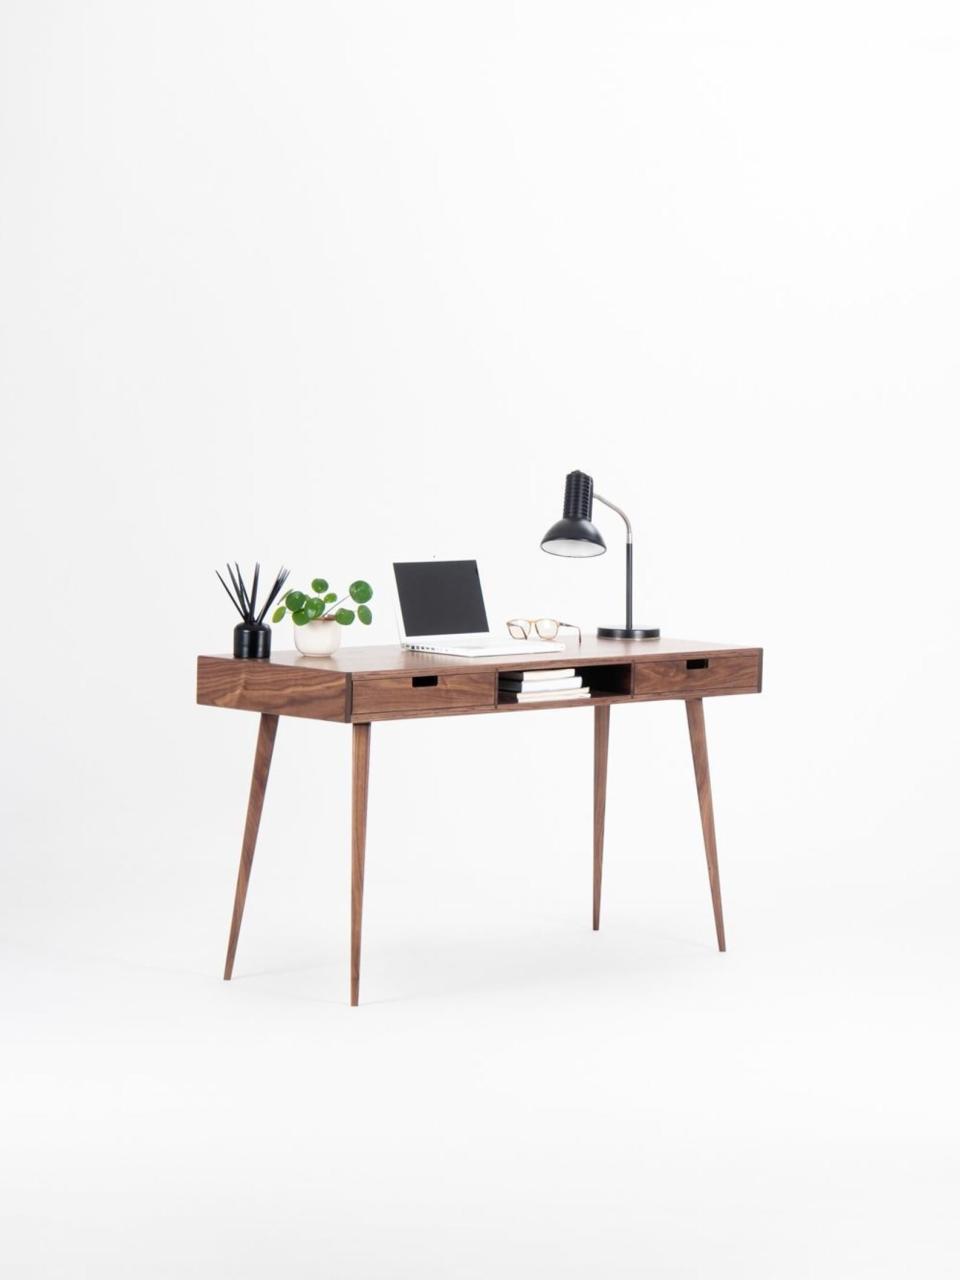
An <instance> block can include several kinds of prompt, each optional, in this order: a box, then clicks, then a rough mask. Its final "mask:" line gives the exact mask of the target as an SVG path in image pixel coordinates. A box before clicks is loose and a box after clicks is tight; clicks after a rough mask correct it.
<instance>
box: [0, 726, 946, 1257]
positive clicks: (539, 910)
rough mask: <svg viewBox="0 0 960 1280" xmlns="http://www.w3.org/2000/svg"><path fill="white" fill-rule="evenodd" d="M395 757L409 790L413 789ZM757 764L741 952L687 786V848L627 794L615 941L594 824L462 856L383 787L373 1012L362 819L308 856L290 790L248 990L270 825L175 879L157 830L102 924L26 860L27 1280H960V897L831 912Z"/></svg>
mask: <svg viewBox="0 0 960 1280" xmlns="http://www.w3.org/2000/svg"><path fill="white" fill-rule="evenodd" d="M753 705H754V706H756V705H757V704H753ZM560 714H561V715H565V714H566V713H560ZM656 714H659V715H660V718H661V722H662V723H664V724H665V723H666V716H667V715H668V713H667V712H666V711H663V710H662V709H661V710H660V711H659V712H658V713H656ZM236 723H237V722H233V724H232V727H234V728H235V726H236ZM564 723H565V724H566V726H567V728H568V729H569V727H570V726H571V725H572V724H573V721H565V722H564ZM580 723H581V724H582V725H584V727H585V725H586V720H585V718H584V720H583V721H580ZM247 727H248V729H249V728H250V726H249V725H248V726H247ZM294 732H295V731H294ZM330 732H339V731H336V730H334V731H330ZM515 732H516V731H515ZM624 732H626V731H624ZM619 733H620V730H619V728H618V727H617V726H615V736H614V745H615V746H616V743H617V740H618V739H617V734H619ZM247 736H249V734H247ZM427 740H428V741H432V742H439V741H440V739H439V738H429V739H427ZM383 741H384V743H385V744H386V745H385V746H384V749H383V751H382V753H381V758H380V760H379V761H378V757H377V755H376V754H375V755H374V775H373V777H374V787H376V778H377V772H376V770H377V768H378V767H383V768H386V767H388V766H391V767H399V765H398V764H397V761H396V760H395V759H394V758H393V756H392V755H391V752H393V751H394V750H397V751H399V750H400V749H401V748H400V745H399V744H400V742H401V738H400V737H399V736H397V735H394V737H393V739H392V740H391V739H388V738H387V737H386V736H384V738H383ZM391 742H392V745H391ZM670 744H671V750H672V747H673V746H680V745H682V743H680V742H679V739H678V738H676V737H675V736H674V737H672V738H670ZM246 745H248V744H246V742H245V744H244V750H245V749H246ZM584 749H586V748H584ZM714 754H715V756H718V757H719V758H720V760H721V761H722V760H723V753H722V751H720V750H719V747H718V744H717V743H716V742H715V743H714ZM278 755H280V747H279V746H278ZM621 758H622V756H621ZM287 763H288V765H289V764H290V763H291V761H290V759H289V757H288V760H287ZM668 763H669V764H670V769H665V772H664V775H663V776H664V778H665V779H666V778H669V777H672V772H671V770H672V768H673V765H674V764H676V763H677V762H676V761H670V762H668ZM735 764H736V762H735V761H731V762H729V764H726V765H724V764H718V765H717V766H715V769H714V773H715V787H716V786H718V781H717V777H716V775H717V774H718V773H719V774H721V775H723V776H724V781H725V783H726V784H727V785H728V787H729V790H730V799H729V803H728V804H725V803H724V800H723V798H722V795H718V804H717V808H718V821H719V830H720V841H721V860H722V872H723V879H724V891H725V895H726V908H727V926H728V938H729V945H730V950H729V952H728V953H727V954H726V955H725V956H721V955H719V954H718V953H717V951H716V949H715V946H714V945H713V940H712V923H711V920H710V914H709V897H708V891H707V883H706V874H705V869H704V866H703V855H702V849H701V847H700V846H699V844H698V842H697V836H698V832H697V829H696V822H695V816H694V815H695V808H694V797H693V790H692V779H691V778H690V777H689V776H688V775H687V774H684V775H683V777H682V779H678V787H680V783H681V782H682V788H681V789H682V793H683V795H685V796H686V800H687V802H688V803H687V804H686V806H685V807H677V806H676V802H677V801H678V800H679V797H680V791H679V790H678V792H677V794H676V795H674V793H673V790H672V787H668V788H667V790H668V793H669V794H668V795H667V796H666V797H664V798H661V800H658V798H657V797H656V796H651V797H650V806H651V808H652V811H653V814H654V818H655V819H657V820H659V817H661V816H662V813H661V811H663V813H665V811H666V809H667V808H669V807H676V820H675V822H674V824H673V827H672V828H670V827H669V826H668V824H666V823H664V824H663V826H662V829H661V831H660V847H658V848H655V847H654V845H653V842H652V841H651V842H650V843H649V844H648V848H647V851H646V852H643V851H642V850H638V849H635V848H634V849H631V848H630V847H629V841H628V840H627V839H626V836H625V832H626V830H627V828H626V825H625V816H626V811H627V809H628V808H629V805H628V803H627V800H628V796H627V794H625V792H627V790H628V788H627V784H626V782H625V775H624V774H623V772H622V771H621V770H619V769H617V768H614V767H613V766H612V774H613V778H612V782H614V781H616V783H617V786H618V787H619V789H620V790H619V792H618V794H619V796H620V799H619V800H616V801H615V800H614V798H613V796H612V798H611V810H612V811H611V825H612V830H611V833H610V837H609V844H608V856H607V864H608V865H607V883H606V886H605V908H604V919H603V925H602V929H601V932H600V933H599V934H596V935H595V934H593V933H592V932H591V930H590V928H589V847H588V842H587V840H586V839H585V837H586V836H587V833H588V830H589V826H588V824H589V816H588V812H584V813H582V814H578V816H577V819H576V822H573V823H571V826H570V839H569V840H567V841H564V840H563V839H562V837H561V835H560V833H559V832H560V829H559V828H557V827H555V826H554V825H553V824H552V820H551V819H549V817H548V816H545V817H544V828H543V829H544V836H543V840H542V841H537V840H535V839H531V838H530V836H531V830H536V824H535V822H534V823H530V824H528V825H527V826H525V827H523V828H522V829H520V828H518V829H517V830H516V831H515V833H514V842H513V844H511V842H510V839H509V831H508V824H505V823H499V824H498V823H497V821H496V820H495V818H493V817H491V820H490V821H491V830H490V831H489V832H485V831H484V830H483V826H484V824H483V823H482V822H480V823H478V824H477V825H476V826H475V827H474V828H473V829H472V830H469V831H464V832H463V833H462V834H461V835H460V836H458V837H457V839H456V840H449V839H448V840H447V841H446V842H444V841H443V840H438V838H437V835H436V831H435V832H434V837H433V841H432V842H430V841H428V839H427V833H428V832H429V830H430V823H429V821H427V820H423V821H419V820H417V819H416V818H411V820H410V822H409V823H408V824H406V825H404V826H394V825H393V823H394V815H392V814H391V813H389V812H387V811H386V805H385V804H381V803H379V802H378V800H377V798H376V797H377V794H378V793H377V791H376V789H374V791H373V793H372V794H373V799H372V809H371V848H370V855H369V862H368V885H367V890H368V903H367V916H366V922H365V923H366V938H365V955H364V971H363V990H362V993H361V994H362V1000H363V1003H362V1006H361V1007H360V1008H359V1009H357V1010H351V1009H350V1008H348V1007H347V1004H346V994H347V963H346V961H347V951H346V920H347V910H346V889H347V881H346V854H345V836H346V829H345V825H344V822H343V820H342V815H339V814H338V816H337V821H335V822H334V823H333V825H332V827H331V829H330V833H329V842H328V845H325V846H324V848H323V856H320V857H317V856H307V853H306V852H303V851H300V852H298V851H295V850H291V848H290V844H289V842H287V843H280V842H278V841H277V840H276V836H277V832H278V829H279V828H280V827H282V825H283V822H282V810H283V806H285V805H286V803H287V801H288V795H287V791H288V782H289V779H288V781H287V782H285V781H283V780H282V778H283V774H282V773H281V774H278V775H277V780H276V785H275V789H274V791H273V792H271V793H270V794H268V806H267V817H265V821H264V831H263V835H262V843H261V848H260V851H259V853H258V862H257V864H256V866H255V868H254V877H253V882H252V886H251V896H250V900H249V904H248V915H247V920H246V923H245V932H244V935H243V936H242V938H241V943H240V950H239V955H238V962H237V977H236V979H235V981H234V982H233V983H232V984H231V985H226V984H224V983H223V982H222V981H221V980H220V979H219V977H218V973H219V969H220V965H221V963H222V950H223V945H224V943H225V935H226V926H227V922H228V915H229V900H230V895H231V893H232V878H233V874H234V862H235V853H236V849H235V839H234V836H235V835H236V833H237V828H238V827H239V814H238V813H237V812H236V806H235V807H234V810H232V811H231V817H232V821H231V822H230V823H226V822H224V823H223V830H221V829H220V828H219V827H217V826H215V825H212V826H211V827H210V829H209V830H205V829H202V828H198V829H197V830H195V831H194V833H193V835H192V837H191V838H190V839H187V840H185V841H184V843H183V845H182V846H180V847H178V848H175V849H171V850H169V860H170V861H169V865H168V866H167V867H166V869H165V868H164V861H163V858H164V850H163V848H162V847H161V846H160V844H154V843H153V837H152V836H151V835H150V833H149V832H146V833H140V834H139V835H137V836H136V837H135V839H136V840H137V841H138V842H139V843H138V846H137V852H138V853H139V854H143V852H144V851H145V850H146V851H152V858H151V859H150V860H148V861H146V862H145V863H141V861H140V860H139V858H138V857H132V856H131V850H130V849H124V847H123V842H122V840H120V838H119V831H118V832H113V833H108V834H107V835H105V836H104V841H105V843H104V845H103V847H102V849H101V863H100V869H99V873H98V881H97V891H96V892H94V891H93V890H92V888H91V886H90V884H89V881H87V879H86V876H85V873H84V869H83V866H82V865H81V862H80V860H78V861H77V862H76V863H75V864H74V865H73V866H72V868H71V867H67V865H66V863H61V872H60V875H59V887H58V886H57V885H55V884H54V878H52V877H51V876H50V875H49V873H48V871H46V870H44V871H41V870H40V869H39V865H37V866H35V867H34V870H33V872H32V873H28V872H27V871H25V870H24V867H25V865H26V861H27V860H26V857H24V858H23V859H22V861H21V864H20V875H19V879H18V880H17V881H16V884H14V881H13V879H12V878H11V880H10V886H11V887H12V888H13V889H14V890H15V892H16V893H17V894H19V900H18V903H16V902H15V903H13V904H12V905H13V906H17V905H19V908H20V909H21V911H20V912H19V913H17V912H15V911H14V910H13V909H11V912H10V916H11V919H12V918H13V917H14V915H15V914H19V915H20V918H21V919H24V920H26V919H30V920H31V921H32V922H33V923H32V928H33V931H34V933H35V937H34V939H33V940H32V941H31V938H30V936H29V932H30V930H28V929H27V928H26V927H21V928H17V927H15V926H12V927H10V928H9V929H8V930H7V933H6V940H5V941H4V944H3V949H2V954H0V963H2V972H3V974H4V979H3V982H4V985H3V991H2V1009H0V1018H2V1026H0V1031H2V1044H3V1055H2V1059H0V1082H2V1088H0V1118H2V1128H0V1132H2V1135H3V1136H2V1140H0V1170H2V1196H0V1217H2V1220H3V1231H2V1239H3V1245H2V1253H3V1256H4V1264H3V1272H4V1274H5V1275H9V1276H11V1277H16V1280H28V1278H30V1280H32V1278H33V1277H38V1278H39V1277H42V1278H43V1280H52V1278H54V1277H61V1276H62V1277H68V1276H69V1277H71V1278H72V1277H76V1276H80V1275H82V1276H88V1275H89V1276H96V1277H98V1280H107V1278H112V1277H130V1276H137V1277H139V1278H152V1277H164V1278H166V1277H173V1276H176V1277H198V1278H200V1277H203V1278H204V1280H209V1278H210V1277H219V1276H223V1277H261V1276H284V1277H301V1276H302V1277H308V1276H309V1277H315V1276H331V1277H337V1278H338V1280H366V1278H367V1277H370V1278H374V1277H385V1276H390V1277H395V1276H396V1277H407V1276H409V1277H417V1278H418V1280H424V1278H426V1277H431V1278H432V1277H438V1278H439V1277H454V1276H455V1277H458V1278H460V1277H470V1278H472V1277H477V1278H480V1277H484V1278H486V1277H490V1276H507V1277H530V1276H536V1277H540V1276H543V1277H555V1276H560V1277H566V1276H570V1277H580V1276H584V1277H586V1276H603V1277H620V1276H623V1277H627V1276H631V1277H632V1276H640V1275H643V1276H655V1277H660V1276H664V1277H674V1276H677V1277H702V1276H708V1275H709V1276H712V1277H730V1278H731V1280H733V1278H734V1277H736V1278H737V1280H743V1278H744V1277H751V1278H752V1277H757V1278H760V1277H763V1278H764V1280H768V1278H770V1277H776V1278H777V1280H792V1278H793V1277H817V1278H818V1280H819V1278H820V1277H830V1278H832V1277H837V1278H838V1280H849V1278H851V1277H861V1276H862V1277H903V1276H907V1275H915V1276H923V1277H944V1278H947V1277H955V1276H956V1275H957V1274H958V1272H960V1232H958V1220H957V1214H956V1206H957V1196H958V1191H960V1147H958V1137H960V1124H958V1107H957V1097H956V1082H957V1066H958V1055H957V1048H958V1033H957V1002H956V980H957V972H958V969H957V961H958V959H960V947H958V944H957V942H956V929H955V916H956V911H955V891H954V890H952V889H950V887H949V886H947V885H943V886H941V887H940V889H941V891H939V892H938V887H937V886H936V885H932V884H931V883H929V880H927V881H926V882H925V881H924V879H923V877H922V876H921V875H914V874H913V872H914V871H916V869H917V868H916V863H914V866H913V871H912V870H911V866H910V861H911V860H910V858H909V857H904V858H902V859H900V860H899V865H900V866H902V867H903V873H902V874H899V873H896V871H895V868H896V867H897V865H898V860H897V859H896V858H895V857H893V856H890V857H884V858H878V861H877V864H876V865H877V867H878V868H879V869H878V871H877V874H875V875H874V876H873V877H872V878H870V877H867V878H865V879H864V881H863V882H861V883H857V882H855V880H854V879H853V878H849V879H848V878H845V877H844V876H843V875H842V874H836V873H835V874H834V876H833V879H832V882H830V883H831V887H830V888H825V885H826V884H827V883H828V878H827V876H826V874H825V873H826V870H827V868H829V866H830V865H831V861H832V859H833V858H834V857H835V856H836V855H837V847H836V846H835V845H834V844H833V843H831V837H830V836H829V833H827V834H826V835H825V837H824V843H823V845H822V847H820V848H818V849H811V850H809V851H808V857H807V858H806V859H804V858H801V857H799V856H797V855H798V843H800V842H801V837H800V836H799V835H798V834H797V831H798V830H799V829H802V828H803V825H804V824H803V821H802V819H801V820H800V828H798V829H797V830H794V831H793V832H791V831H787V832H784V833H783V836H782V840H783V843H782V845H781V846H779V847H773V846H771V845H769V844H768V843H767V841H768V839H769V838H770V837H771V834H772V831H771V829H769V828H766V827H765V823H766V818H765V817H764V815H763V813H762V812H758V811H754V812H753V813H752V814H751V809H750V805H749V793H750V787H749V779H748V778H743V779H741V781H740V783H739V784H737V783H735V782H734V779H735V777H736V768H735ZM491 767H492V768H493V770H494V773H495V774H496V773H497V765H496V763H495V762H494V763H493V764H492V765H491ZM503 767H504V770H505V771H508V769H509V763H508V764H507V765H504V766H503ZM245 773H246V770H245V769H244V770H243V774H244V775H245ZM504 776H506V774H505V773H504ZM236 783H237V787H238V789H239V791H240V792H242V790H243V787H244V785H245V776H244V777H237V779H236ZM549 785H550V782H549V780H544V782H543V786H544V788H547V787H548V786H549ZM290 786H291V787H292V786H293V783H290ZM582 790H583V794H582V796H578V797H577V803H578V804H579V802H580V800H581V799H584V800H585V799H586V798H587V794H586V787H584V788H583V789H582ZM544 794H546V790H545V791H544ZM271 801H273V806H272V807H271ZM222 803H223V800H222V797H219V796H217V797H215V798H214V799H212V800H211V801H210V807H211V809H212V808H216V807H217V806H219V805H220V804H222ZM450 803H451V804H455V803H458V801H451V802H450ZM531 803H533V804H534V805H536V803H537V793H536V788H534V795H533V797H532V799H531ZM632 803H633V802H632V800H631V801H630V804H632ZM278 808H279V809H280V810H281V812H280V813H279V814H278V812H277V810H278ZM271 814H272V815H273V817H272V818H271V816H270V815H271ZM210 816H211V820H212V819H213V818H223V817H224V816H225V815H224V814H220V813H216V814H214V813H212V812H211V815H210ZM450 816H451V815H450V813H448V812H447V811H446V810H445V809H444V805H443V802H442V801H441V802H439V812H438V814H437V822H438V823H439V824H440V825H439V830H444V829H447V830H449V828H448V827H447V825H446V824H447V822H448V820H449V818H450ZM725 817H726V818H727V823H726V826H725V823H724V818H725ZM751 823H752V824H753V826H752V829H753V835H752V836H751V835H750V831H751ZM121 825H122V824H121ZM642 825H643V824H641V827H642ZM895 852H896V851H895V850H893V849H888V850H887V851H886V853H887V854H891V855H892V854H894V853H895ZM787 853H789V854H790V855H791V856H790V857H787V856H786V854H787ZM916 857H917V858H918V859H920V860H921V866H922V865H924V864H923V863H922V858H921V855H920V854H917V855H916ZM15 864H16V857H14V859H13V863H8V870H9V869H10V866H11V865H15ZM861 865H863V864H861ZM791 867H793V868H794V869H795V874H794V872H793V871H792V870H791ZM145 868H148V870H145ZM418 868H419V870H418ZM295 872H296V874H294V873H295ZM421 873H422V878H421ZM298 876H299V877H300V881H299V884H298ZM84 884H86V888H82V886H83V885H84ZM911 886H912V887H911ZM42 902H45V903H47V904H48V905H49V907H50V910H51V911H52V912H53V916H54V918H55V922H56V928H55V929H54V928H51V927H49V926H48V925H45V924H44V923H43V913H42V912H41V911H40V910H39V906H40V904H41V903H42ZM8 905H11V902H10V899H8Z"/></svg>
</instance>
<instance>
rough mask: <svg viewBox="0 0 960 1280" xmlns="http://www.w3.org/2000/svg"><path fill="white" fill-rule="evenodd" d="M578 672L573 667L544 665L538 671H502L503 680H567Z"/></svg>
mask: <svg viewBox="0 0 960 1280" xmlns="http://www.w3.org/2000/svg"><path fill="white" fill-rule="evenodd" d="M576 674H577V673H576V671H575V670H574V668H573V667H552V668H551V667H542V668H540V669H538V670H536V671H501V672H500V679H501V680H524V681H526V680H567V679H569V677H570V676H575V675H576Z"/></svg>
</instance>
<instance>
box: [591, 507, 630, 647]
mask: <svg viewBox="0 0 960 1280" xmlns="http://www.w3.org/2000/svg"><path fill="white" fill-rule="evenodd" d="M593 496H594V498H595V499H596V500H597V502H602V503H603V505H604V506H605V507H609V508H610V510H611V511H615V512H616V513H617V515H618V516H620V518H621V519H622V520H623V523H624V524H625V525H626V526H627V630H628V631H630V630H632V628H633V527H632V525H631V524H630V518H629V516H628V515H627V513H626V512H625V511H624V510H623V508H622V507H618V506H617V504H616V503H615V502H611V501H610V499H609V498H601V496H600V494H599V493H597V491H596V489H594V491H593Z"/></svg>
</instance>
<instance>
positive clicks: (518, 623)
mask: <svg viewBox="0 0 960 1280" xmlns="http://www.w3.org/2000/svg"><path fill="white" fill-rule="evenodd" d="M561 627H569V628H570V630H571V631H575V632H576V633H577V644H582V643H583V636H582V635H581V633H580V628H579V627H578V626H577V624H576V623H575V622H560V621H558V619H556V618H511V619H510V621H509V622H508V623H507V630H508V631H509V632H510V634H511V636H513V638H514V640H529V639H530V636H531V635H532V634H533V635H538V636H539V637H540V639H541V640H554V639H556V635H557V632H558V631H559V630H560V628H561Z"/></svg>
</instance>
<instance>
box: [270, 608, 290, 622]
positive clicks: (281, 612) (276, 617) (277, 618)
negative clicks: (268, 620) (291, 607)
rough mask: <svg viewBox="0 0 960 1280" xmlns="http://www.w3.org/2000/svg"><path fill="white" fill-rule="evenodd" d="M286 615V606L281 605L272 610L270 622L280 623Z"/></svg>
mask: <svg viewBox="0 0 960 1280" xmlns="http://www.w3.org/2000/svg"><path fill="white" fill-rule="evenodd" d="M286 613H287V607H286V605H283V604H282V605H281V606H280V608H279V609H274V611H273V618H272V621H273V622H282V621H283V619H284V618H285V617H286Z"/></svg>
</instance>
